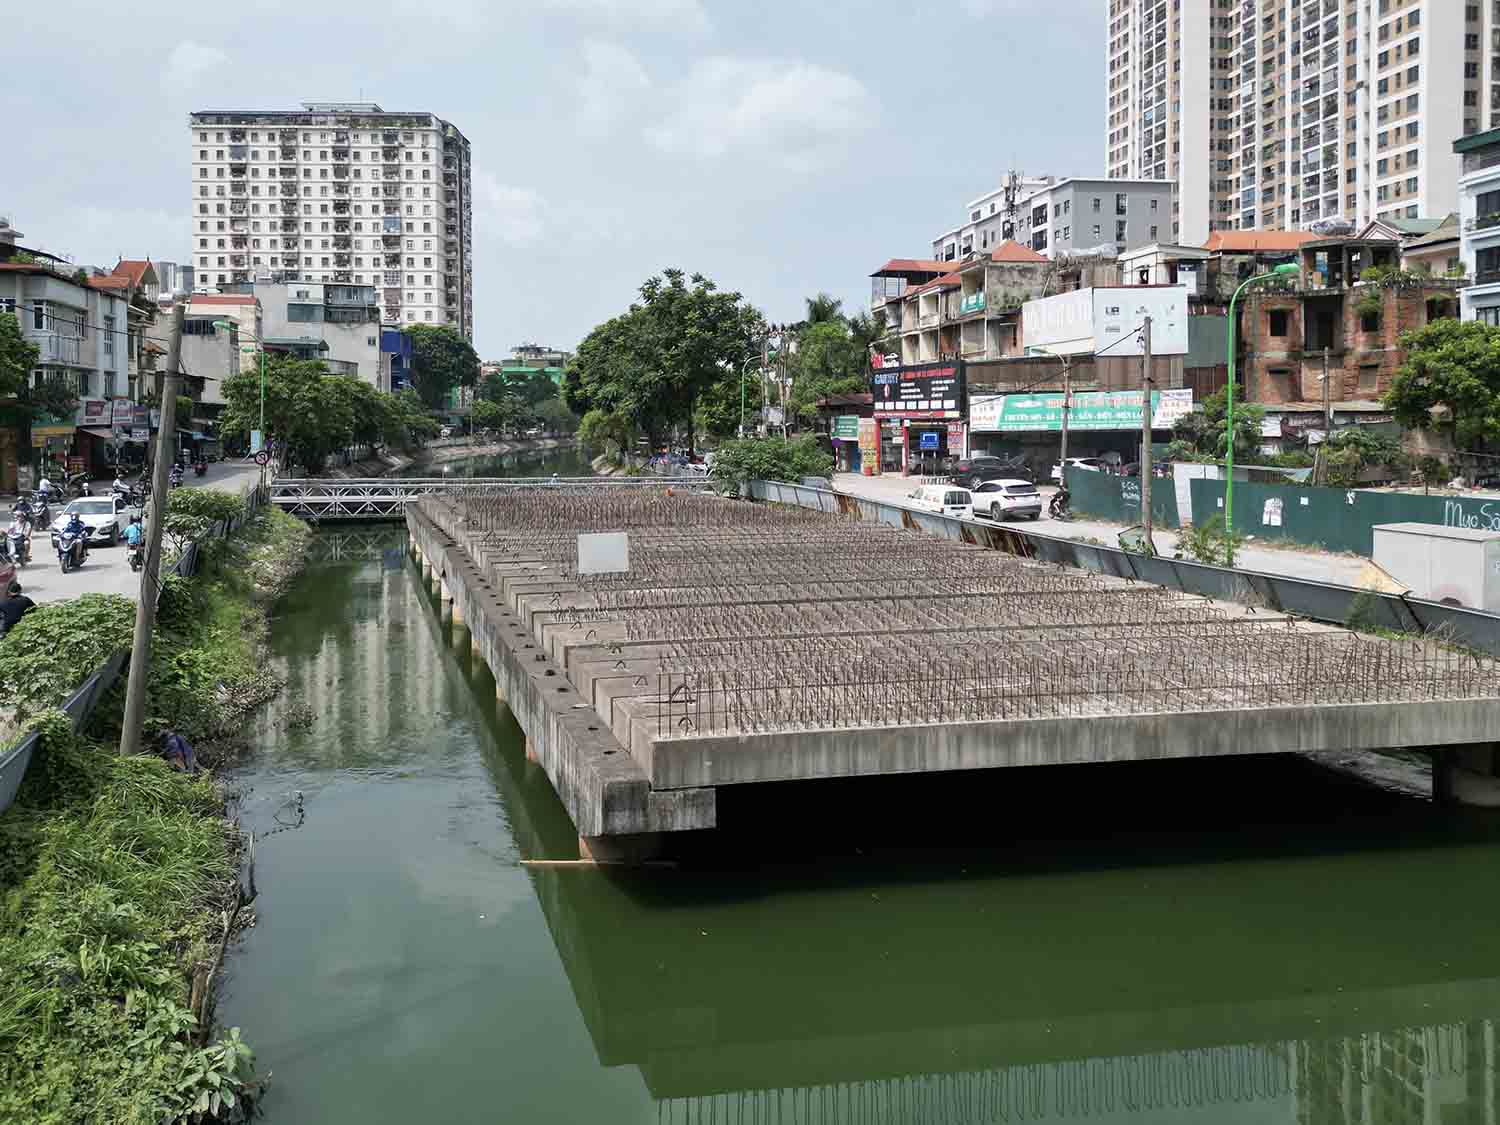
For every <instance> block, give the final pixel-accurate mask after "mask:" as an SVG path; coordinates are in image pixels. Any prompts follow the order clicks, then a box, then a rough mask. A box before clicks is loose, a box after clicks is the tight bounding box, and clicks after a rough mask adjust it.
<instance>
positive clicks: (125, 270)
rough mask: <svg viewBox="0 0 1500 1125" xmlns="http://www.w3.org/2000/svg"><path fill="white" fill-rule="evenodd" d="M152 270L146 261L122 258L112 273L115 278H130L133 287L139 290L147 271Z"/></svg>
mask: <svg viewBox="0 0 1500 1125" xmlns="http://www.w3.org/2000/svg"><path fill="white" fill-rule="evenodd" d="M150 268H151V263H150V262H148V261H145V260H144V259H138V258H121V259H120V260H119V261H118V262H117V263H115V268H114V269H113V270H111V271H110V272H111V273H112V274H113V275H114V276H115V277H124V278H129V279H130V284H131V287H132V288H139V287H140V285H141V284H142V281H143V279H144V278H145V276H146V271H147V270H149V269H150Z"/></svg>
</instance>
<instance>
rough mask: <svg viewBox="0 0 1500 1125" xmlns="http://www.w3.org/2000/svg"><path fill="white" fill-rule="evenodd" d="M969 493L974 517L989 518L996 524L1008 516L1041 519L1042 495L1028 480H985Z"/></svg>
mask: <svg viewBox="0 0 1500 1125" xmlns="http://www.w3.org/2000/svg"><path fill="white" fill-rule="evenodd" d="M969 492H970V496H971V497H972V502H973V505H974V514H975V515H976V516H989V517H990V519H992V520H994V521H995V522H996V523H999V522H1000V521H1001V520H1003V519H1005V518H1007V517H1009V516H1014V517H1016V518H1020V517H1022V516H1030V517H1031V518H1032V519H1034V520H1039V519H1041V518H1042V494H1041V493H1040V492H1038V491H1037V489H1036V485H1034V484H1032V483H1031V482H1030V481H1029V480H1014V479H1011V480H1007V479H1004V478H1001V479H999V480H987V481H984V482H983V483H981V484H976V485H975V486H974V487H973V488H972V489H970V490H969Z"/></svg>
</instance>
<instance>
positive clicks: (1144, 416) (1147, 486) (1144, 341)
mask: <svg viewBox="0 0 1500 1125" xmlns="http://www.w3.org/2000/svg"><path fill="white" fill-rule="evenodd" d="M1140 482H1141V530H1142V532H1143V534H1144V537H1145V540H1146V553H1147V554H1150V555H1154V554H1156V543H1155V542H1154V541H1153V540H1152V538H1151V318H1150V317H1149V316H1148V317H1147V318H1146V321H1145V323H1144V324H1142V325H1141V475H1140Z"/></svg>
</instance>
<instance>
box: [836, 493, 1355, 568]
mask: <svg viewBox="0 0 1500 1125" xmlns="http://www.w3.org/2000/svg"><path fill="white" fill-rule="evenodd" d="M1165 483H1167V484H1168V485H1170V483H1171V482H1165ZM833 484H834V487H835V488H836V489H838V490H839V491H840V492H848V493H850V494H852V495H855V496H869V497H871V498H873V499H878V500H886V501H890V502H893V503H901V502H902V501H903V500H905V499H906V496H907V494H908V493H910V492H911V491H912V490H913V489H915V488H916V487H917V482H916V480H915V479H914V478H909V477H901V476H878V477H866V476H860V475H858V474H856V473H836V474H835V475H834V481H833ZM1039 489H1040V491H1041V493H1042V495H1043V501H1042V504H1043V515H1042V519H1041V521H1040V524H1037V523H1033V522H1031V521H1029V520H1028V521H1025V526H1027V527H1032V528H1035V529H1036V530H1038V531H1040V532H1042V533H1044V534H1046V535H1055V536H1057V537H1058V538H1060V539H1083V540H1090V541H1098V542H1100V543H1104V544H1106V545H1107V546H1111V547H1114V546H1118V542H1119V540H1118V536H1119V534H1120V532H1121V531H1123V530H1125V528H1124V526H1123V525H1121V524H1114V523H1104V522H1102V521H1098V520H1086V519H1072V520H1068V521H1066V522H1059V521H1057V520H1049V519H1048V518H1047V516H1046V514H1045V513H1046V501H1047V499H1048V498H1050V497H1051V495H1052V494H1053V493H1054V492H1056V491H1057V488H1056V486H1054V485H1050V484H1045V485H1040V486H1039ZM979 522H981V523H987V522H988V521H987V520H980V521H979ZM1155 538H1156V549H1157V551H1158V552H1159V553H1161V554H1163V555H1167V556H1171V555H1173V554H1175V553H1176V552H1177V549H1178V548H1177V533H1176V532H1175V531H1158V532H1156V536H1155ZM1184 557H1188V556H1187V555H1186V554H1184ZM1235 565H1236V568H1237V569H1241V570H1255V571H1260V572H1262V573H1265V574H1280V575H1285V576H1286V577H1288V578H1306V579H1310V580H1312V581H1315V582H1337V583H1339V584H1341V585H1345V586H1360V585H1363V584H1364V583H1363V582H1362V581H1361V575H1363V574H1364V572H1365V570H1366V568H1367V567H1368V566H1369V560H1367V559H1363V558H1350V557H1347V556H1344V555H1330V554H1326V553H1324V552H1322V551H1295V550H1284V549H1282V548H1266V547H1256V546H1254V545H1253V544H1247V545H1246V546H1244V547H1242V548H1240V550H1239V551H1237V552H1236V554H1235Z"/></svg>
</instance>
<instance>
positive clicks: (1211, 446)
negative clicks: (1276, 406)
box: [1172, 388, 1266, 464]
mask: <svg viewBox="0 0 1500 1125" xmlns="http://www.w3.org/2000/svg"><path fill="white" fill-rule="evenodd" d="M1227 390H1228V388H1225V389H1224V390H1219V391H1215V392H1214V393H1213V394H1211V395H1209V396H1208V397H1207V398H1206V399H1204V400H1203V409H1202V411H1201V412H1200V411H1196V410H1195V411H1193V412H1192V413H1191V414H1188V415H1185V416H1184V417H1182V418H1180V419H1178V421H1177V423H1176V425H1174V426H1173V427H1172V439H1173V440H1172V444H1173V446H1175V447H1176V449H1175V450H1174V455H1186V456H1197V457H1199V458H1204V459H1211V460H1215V461H1218V460H1222V459H1223V458H1224V455H1225V453H1227V452H1228V448H1229V442H1228V439H1227V436H1226V435H1227V433H1228V421H1229V420H1228V410H1229V408H1228V399H1227V395H1226V392H1227ZM1265 415H1266V411H1265V408H1264V407H1261V406H1256V405H1254V404H1246V403H1245V402H1244V401H1243V399H1242V396H1241V394H1240V392H1239V389H1238V388H1236V390H1235V395H1234V459H1235V460H1236V461H1238V462H1240V463H1241V464H1250V463H1251V462H1252V461H1253V460H1254V459H1255V458H1256V457H1257V456H1259V454H1260V441H1261V438H1260V424H1261V420H1262V419H1263V418H1264V417H1265Z"/></svg>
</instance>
